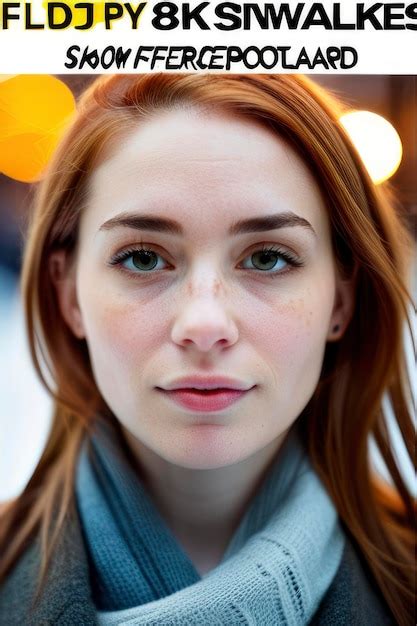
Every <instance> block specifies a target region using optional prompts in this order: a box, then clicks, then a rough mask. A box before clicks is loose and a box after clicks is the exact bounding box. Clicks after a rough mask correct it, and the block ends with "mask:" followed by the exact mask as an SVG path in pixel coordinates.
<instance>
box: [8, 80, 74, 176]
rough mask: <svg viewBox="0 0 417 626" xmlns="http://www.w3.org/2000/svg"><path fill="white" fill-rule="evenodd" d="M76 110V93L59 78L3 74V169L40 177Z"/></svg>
mask: <svg viewBox="0 0 417 626" xmlns="http://www.w3.org/2000/svg"><path fill="white" fill-rule="evenodd" d="M74 112H75V99H74V96H73V94H72V92H71V90H70V89H69V88H68V87H67V86H66V85H65V83H63V82H62V81H61V80H59V79H58V78H55V77H54V76H49V75H47V74H44V75H24V74H21V75H12V76H9V77H7V76H6V77H5V76H4V75H1V77H0V172H1V173H3V174H6V176H9V177H10V178H14V179H16V180H19V181H22V182H33V181H36V180H38V179H39V178H40V176H41V174H42V172H43V170H44V169H45V167H46V165H47V163H48V161H49V159H50V158H51V155H52V153H53V151H54V150H55V148H56V145H57V143H58V141H59V140H60V138H61V136H62V133H63V131H64V130H65V128H66V126H67V124H68V123H69V121H70V120H71V118H72V115H73V113H74Z"/></svg>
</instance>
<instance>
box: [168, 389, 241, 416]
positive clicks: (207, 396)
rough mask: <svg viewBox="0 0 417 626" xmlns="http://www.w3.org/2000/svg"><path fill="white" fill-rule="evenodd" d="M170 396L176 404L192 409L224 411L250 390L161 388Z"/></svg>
mask: <svg viewBox="0 0 417 626" xmlns="http://www.w3.org/2000/svg"><path fill="white" fill-rule="evenodd" d="M160 391H161V392H162V393H164V394H165V395H166V396H167V397H168V398H170V399H171V400H172V401H173V402H175V403H176V404H179V405H180V406H182V407H184V408H186V409H189V410H191V411H201V412H212V411H222V410H223V409H226V408H227V407H229V406H231V405H232V404H234V403H235V402H237V401H238V400H240V399H241V398H242V397H243V396H245V395H246V394H247V393H249V391H250V390H239V389H226V388H217V389H210V390H207V389H206V390H203V389H190V388H188V389H186V388H184V389H174V390H171V391H166V390H163V389H160Z"/></svg>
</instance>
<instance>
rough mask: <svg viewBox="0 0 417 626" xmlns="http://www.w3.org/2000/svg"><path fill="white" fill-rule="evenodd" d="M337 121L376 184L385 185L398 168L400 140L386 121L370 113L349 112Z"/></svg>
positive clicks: (400, 150) (401, 151)
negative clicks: (383, 183) (385, 181)
mask: <svg viewBox="0 0 417 626" xmlns="http://www.w3.org/2000/svg"><path fill="white" fill-rule="evenodd" d="M340 122H341V124H342V125H343V127H344V128H345V130H346V132H347V133H348V135H349V136H350V138H351V140H352V142H353V143H354V145H355V147H356V149H357V151H358V152H359V154H360V157H361V159H362V161H363V162H364V164H365V166H366V169H367V170H368V172H369V175H370V176H371V178H372V180H373V181H374V183H375V184H377V185H378V184H379V183H382V182H384V180H387V179H388V178H390V176H392V175H393V174H394V173H395V172H396V170H397V169H398V167H399V165H400V163H401V158H402V153H403V150H402V144H401V139H400V137H399V135H398V133H397V131H396V130H395V128H394V127H393V126H392V124H390V123H389V122H388V121H387V120H386V119H385V118H383V117H382V116H381V115H377V114H376V113H371V112H370V111H350V112H349V113H345V114H344V115H342V116H341V118H340Z"/></svg>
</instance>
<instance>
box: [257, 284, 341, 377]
mask: <svg viewBox="0 0 417 626" xmlns="http://www.w3.org/2000/svg"><path fill="white" fill-rule="evenodd" d="M331 311H332V297H331V293H330V292H329V290H325V291H321V290H319V289H318V290H315V292H312V291H311V290H309V289H307V290H305V291H304V292H303V293H300V294H299V295H298V297H291V298H290V297H289V298H283V299H282V300H280V301H279V302H274V303H273V304H271V303H270V304H269V305H268V306H263V307H259V308H258V310H257V314H256V316H253V323H251V324H250V329H251V330H250V331H249V332H250V333H251V334H250V336H249V341H250V343H251V345H253V346H257V352H258V354H259V356H260V357H261V358H263V359H264V360H265V362H267V363H269V364H270V367H271V373H272V375H273V378H274V382H275V383H276V385H278V386H279V387H281V388H282V381H283V380H285V381H287V383H288V384H290V383H291V382H293V383H294V385H296V384H303V382H304V381H305V382H306V384H314V381H316V382H317V379H318V376H319V374H320V370H321V364H322V359H323V354H324V348H325V344H326V337H327V332H328V326H329V320H330V315H331ZM255 321H256V323H255ZM288 389H290V387H288Z"/></svg>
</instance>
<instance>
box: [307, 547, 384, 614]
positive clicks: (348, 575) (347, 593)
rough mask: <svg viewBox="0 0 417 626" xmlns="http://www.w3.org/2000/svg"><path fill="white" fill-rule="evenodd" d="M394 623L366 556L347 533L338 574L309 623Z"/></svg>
mask: <svg viewBox="0 0 417 626" xmlns="http://www.w3.org/2000/svg"><path fill="white" fill-rule="evenodd" d="M364 624H366V625H367V626H395V625H396V621H395V620H394V618H393V616H392V614H391V612H390V610H389V608H388V606H387V604H386V602H385V599H384V597H383V595H382V593H381V592H380V590H379V589H378V587H377V585H376V583H375V581H374V579H373V577H372V575H371V573H370V571H369V569H368V566H367V565H366V563H365V561H364V559H363V558H362V557H361V555H360V554H359V552H358V550H357V549H356V548H355V547H354V545H353V542H352V541H351V540H350V539H349V537H348V536H346V543H345V547H344V551H343V555H342V560H341V562H340V565H339V568H338V570H337V572H336V576H335V577H334V579H333V582H332V584H331V585H330V587H329V589H328V591H327V593H326V595H325V596H324V598H323V600H322V602H321V604H320V606H319V608H318V610H317V612H316V614H315V615H314V617H313V619H312V620H311V622H310V626H363V625H364Z"/></svg>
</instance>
